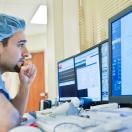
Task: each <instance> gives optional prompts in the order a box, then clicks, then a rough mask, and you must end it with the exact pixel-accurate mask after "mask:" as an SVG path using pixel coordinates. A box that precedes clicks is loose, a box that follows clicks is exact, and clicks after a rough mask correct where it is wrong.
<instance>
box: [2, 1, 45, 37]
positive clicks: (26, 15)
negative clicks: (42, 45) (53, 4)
mask: <svg viewBox="0 0 132 132" xmlns="http://www.w3.org/2000/svg"><path fill="white" fill-rule="evenodd" d="M40 4H44V5H47V0H0V13H7V14H10V15H14V16H17V17H20V18H23V19H24V20H25V21H26V23H27V29H26V34H27V35H28V36H31V35H36V34H42V33H46V29H47V26H46V25H35V24H31V22H30V20H31V18H32V16H33V14H34V12H35V11H36V10H37V8H38V6H39V5H40Z"/></svg>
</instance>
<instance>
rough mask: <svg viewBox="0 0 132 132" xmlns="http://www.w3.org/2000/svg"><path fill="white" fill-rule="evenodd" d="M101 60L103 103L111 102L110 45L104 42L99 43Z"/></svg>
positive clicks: (106, 41)
mask: <svg viewBox="0 0 132 132" xmlns="http://www.w3.org/2000/svg"><path fill="white" fill-rule="evenodd" d="M99 46H100V59H101V96H102V101H109V43H108V40H104V41H102V42H101V43H99Z"/></svg>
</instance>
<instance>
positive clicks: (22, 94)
mask: <svg viewBox="0 0 132 132" xmlns="http://www.w3.org/2000/svg"><path fill="white" fill-rule="evenodd" d="M35 76H36V67H35V65H33V64H29V65H25V66H22V67H21V70H20V73H19V78H20V89H19V92H18V94H17V96H16V97H15V98H14V99H13V100H12V104H13V105H14V106H15V107H16V108H17V109H18V111H19V112H20V113H21V114H23V113H24V112H25V109H26V106H27V103H28V98H29V91H30V86H31V84H32V82H33V80H34V79H35Z"/></svg>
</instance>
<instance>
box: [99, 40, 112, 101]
mask: <svg viewBox="0 0 132 132" xmlns="http://www.w3.org/2000/svg"><path fill="white" fill-rule="evenodd" d="M105 43H108V51H109V40H108V39H105V40H104V41H101V42H100V43H99V44H98V45H99V50H100V55H99V56H100V69H101V77H100V78H101V101H102V103H108V102H109V95H108V100H102V52H101V48H102V46H103V45H104V44H105ZM108 58H109V56H108ZM108 67H109V61H108ZM108 92H109V73H108Z"/></svg>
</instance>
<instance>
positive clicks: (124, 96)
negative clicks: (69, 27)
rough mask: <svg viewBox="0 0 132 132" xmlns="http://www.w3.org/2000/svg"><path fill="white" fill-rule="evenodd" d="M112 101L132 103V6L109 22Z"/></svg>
mask: <svg viewBox="0 0 132 132" xmlns="http://www.w3.org/2000/svg"><path fill="white" fill-rule="evenodd" d="M109 30H110V33H109V38H110V46H111V48H110V54H111V57H110V59H111V60H110V66H111V71H110V84H111V86H110V101H115V102H118V103H132V101H131V100H132V79H131V78H132V6H130V7H128V8H127V9H125V10H123V11H122V12H120V13H119V14H117V15H116V16H114V17H112V18H111V19H110V20H109Z"/></svg>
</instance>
